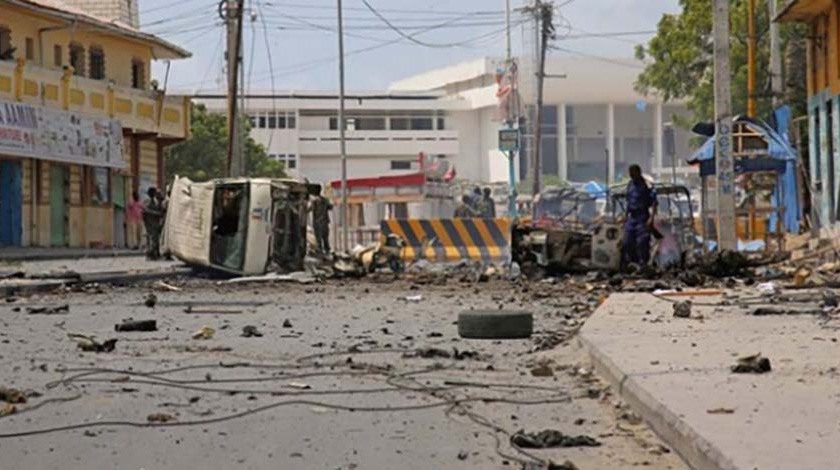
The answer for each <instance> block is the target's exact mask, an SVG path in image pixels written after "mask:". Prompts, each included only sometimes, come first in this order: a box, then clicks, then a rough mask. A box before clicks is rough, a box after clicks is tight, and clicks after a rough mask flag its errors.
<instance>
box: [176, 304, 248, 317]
mask: <svg viewBox="0 0 840 470" xmlns="http://www.w3.org/2000/svg"><path fill="white" fill-rule="evenodd" d="M184 313H206V314H209V315H238V314H240V313H242V310H230V309H223V308H195V307H193V306H192V305H187V308H185V309H184Z"/></svg>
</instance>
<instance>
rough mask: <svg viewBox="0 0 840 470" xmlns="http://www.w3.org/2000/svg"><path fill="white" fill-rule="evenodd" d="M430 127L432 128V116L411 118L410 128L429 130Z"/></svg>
mask: <svg viewBox="0 0 840 470" xmlns="http://www.w3.org/2000/svg"><path fill="white" fill-rule="evenodd" d="M432 129H434V127H433V126H432V118H411V130H413V131H430V130H432Z"/></svg>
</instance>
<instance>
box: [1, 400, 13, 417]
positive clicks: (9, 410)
mask: <svg viewBox="0 0 840 470" xmlns="http://www.w3.org/2000/svg"><path fill="white" fill-rule="evenodd" d="M16 411H17V407H16V406H15V405H12V404H9V403H6V404H5V405H3V406H0V417H2V416H8V415H11V414H15V412H16Z"/></svg>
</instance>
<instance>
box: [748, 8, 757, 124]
mask: <svg viewBox="0 0 840 470" xmlns="http://www.w3.org/2000/svg"><path fill="white" fill-rule="evenodd" d="M755 47H756V39H755V0H749V2H748V3H747V117H750V118H754V117H755Z"/></svg>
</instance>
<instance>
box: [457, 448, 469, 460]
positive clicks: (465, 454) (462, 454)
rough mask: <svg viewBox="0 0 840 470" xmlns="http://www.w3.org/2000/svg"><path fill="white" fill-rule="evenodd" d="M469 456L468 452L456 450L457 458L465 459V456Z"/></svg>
mask: <svg viewBox="0 0 840 470" xmlns="http://www.w3.org/2000/svg"><path fill="white" fill-rule="evenodd" d="M469 456H470V454H469V453H468V452H467V451H465V450H462V451H460V452H458V460H467V457H469Z"/></svg>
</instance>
